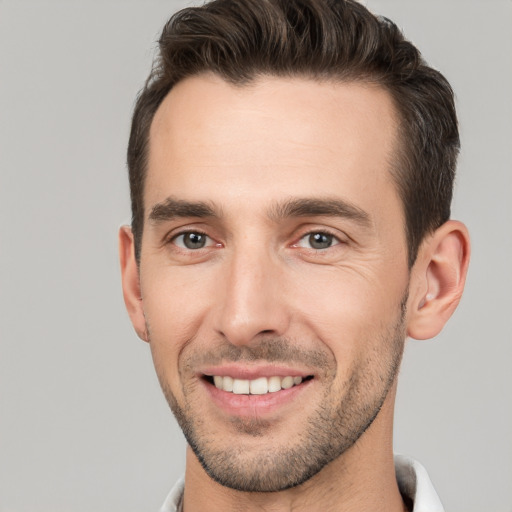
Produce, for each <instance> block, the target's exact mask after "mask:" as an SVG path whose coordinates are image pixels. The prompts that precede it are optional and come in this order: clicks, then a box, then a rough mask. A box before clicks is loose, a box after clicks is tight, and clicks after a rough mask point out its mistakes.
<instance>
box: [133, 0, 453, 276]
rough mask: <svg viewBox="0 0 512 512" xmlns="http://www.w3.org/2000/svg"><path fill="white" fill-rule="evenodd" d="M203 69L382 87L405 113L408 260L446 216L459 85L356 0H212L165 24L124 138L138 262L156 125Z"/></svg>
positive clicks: (401, 161)
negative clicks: (170, 98) (167, 102)
mask: <svg viewBox="0 0 512 512" xmlns="http://www.w3.org/2000/svg"><path fill="white" fill-rule="evenodd" d="M204 72H213V73H216V74H217V75H219V76H220V77H222V78H223V79H225V80H227V81H229V82H230V83H233V84H238V85H243V84H246V83H248V82H250V81H253V80H255V79H256V78H257V77H258V76H261V75H272V76H283V77H292V76H300V77H305V78H312V79H315V80H338V81H363V82H372V83H376V84H379V85H380V86H382V87H383V88H385V89H386V90H387V91H388V92H389V93H390V94H391V96H392V98H393V100H394V104H395V107H396V110H397V112H398V115H399V142H400V144H399V149H398V151H397V155H396V158H395V162H394V165H393V168H392V174H393V177H394V179H395V182H396V185H397V189H398V192H399V195H400V197H401V200H402V202H403V207H404V213H405V223H406V226H405V228H406V235H407V243H408V253H409V265H410V266H412V264H413V263H414V261H415V259H416V256H417V252H418V248H419V245H420V243H421V241H422V240H423V238H424V237H425V235H426V234H428V233H430V232H432V231H434V230H435V229H436V228H437V227H439V226H440V225H441V224H442V223H443V222H445V221H446V220H448V218H449V217H450V204H451V199H452V189H453V180H454V176H455V167H456V160H457V155H458V151H459V134H458V128H457V117H456V113H455V106H454V99H453V91H452V89H451V87H450V85H449V83H448V82H447V80H446V79H445V78H444V77H443V75H441V73H439V72H438V71H436V70H434V69H432V68H430V67H428V66H427V64H426V63H425V61H424V60H423V59H422V57H421V55H420V53H419V51H418V50H417V49H416V48H415V47H414V45H413V44H412V43H410V42H409V41H407V40H406V39H405V38H404V36H403V34H402V33H401V32H400V30H399V29H398V28H397V26H396V25H395V24H394V23H393V22H391V21H390V20H388V19H386V18H384V17H379V16H375V15H373V14H372V13H370V12H369V11H368V10H367V9H366V8H365V7H364V6H362V5H361V4H359V3H358V2H357V1H355V0H236V1H235V0H213V1H212V2H210V3H208V4H206V5H204V6H202V7H193V8H187V9H183V10H182V11H179V12H178V13H177V14H175V15H174V16H172V18H171V19H170V20H169V21H168V22H167V24H166V25H165V27H164V29H163V31H162V34H161V37H160V40H159V55H158V57H157V59H156V61H155V63H154V65H153V69H152V71H151V74H150V76H149V78H148V80H147V81H146V84H145V86H144V88H143V89H142V90H141V92H140V93H139V96H138V98H137V103H136V106H135V111H134V114H133V119H132V127H131V133H130V140H129V144H128V169H129V176H130V190H131V204H132V229H133V234H134V239H135V253H136V257H137V260H139V258H140V245H141V239H142V232H143V224H144V201H143V195H144V181H145V175H146V171H147V169H146V168H147V158H148V143H149V132H150V127H151V122H152V120H153V117H154V114H155V112H156V111H157V109H158V107H159V105H160V104H161V102H162V101H163V99H164V98H165V97H166V95H167V94H168V93H169V91H170V90H171V89H172V87H173V86H174V85H175V84H176V83H177V82H179V81H180V80H183V79H184V78H187V77H189V76H193V75H197V74H200V73H204Z"/></svg>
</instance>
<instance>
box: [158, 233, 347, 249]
mask: <svg viewBox="0 0 512 512" xmlns="http://www.w3.org/2000/svg"><path fill="white" fill-rule="evenodd" d="M187 235H197V236H199V237H206V238H207V239H208V240H209V242H208V241H206V242H205V245H204V246H202V247H196V248H192V247H186V244H185V242H184V241H183V242H182V244H178V243H176V241H177V240H178V239H179V238H180V237H185V236H187ZM317 235H320V236H323V237H328V238H329V239H330V245H329V246H328V247H322V248H316V247H311V246H310V247H304V246H302V245H300V243H301V241H303V240H305V239H306V238H308V237H312V236H317ZM183 239H184V238H183ZM310 242H311V240H310ZM166 243H172V244H174V245H175V246H176V247H177V248H178V249H179V250H182V251H194V252H196V251H200V250H201V249H206V248H208V247H212V246H216V247H221V246H222V245H221V244H219V243H217V244H215V242H214V240H213V239H212V238H211V237H210V236H209V235H208V234H207V233H205V232H204V231H202V230H199V229H189V230H186V231H181V232H179V233H177V234H175V235H173V236H171V237H169V239H168V241H167V242H166ZM343 243H344V242H343V241H342V240H340V238H339V237H338V236H336V235H335V234H333V233H331V232H329V231H327V230H311V231H308V232H306V233H304V234H302V235H301V236H300V238H298V239H297V241H296V242H294V243H293V244H291V247H293V248H303V249H306V250H310V251H314V252H317V253H319V252H323V251H325V250H327V249H331V248H332V247H336V246H337V245H341V244H343ZM309 245H311V243H309Z"/></svg>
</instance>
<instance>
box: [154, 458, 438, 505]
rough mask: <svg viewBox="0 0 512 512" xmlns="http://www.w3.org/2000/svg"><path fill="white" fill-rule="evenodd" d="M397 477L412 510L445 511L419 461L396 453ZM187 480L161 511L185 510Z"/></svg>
mask: <svg viewBox="0 0 512 512" xmlns="http://www.w3.org/2000/svg"><path fill="white" fill-rule="evenodd" d="M395 471H396V479H397V482H398V487H399V489H400V493H401V494H402V496H403V497H404V499H405V500H406V501H408V502H411V503H412V504H413V508H412V512H444V508H443V505H442V504H441V501H440V500H439V497H438V496H437V493H436V491H435V489H434V487H433V485H432V482H431V481H430V478H429V476H428V473H427V470H426V469H425V468H424V467H423V466H422V465H421V464H420V463H419V462H417V461H415V460H413V459H411V458H409V457H405V456H403V455H395ZM184 488H185V480H184V479H183V478H180V479H179V480H178V481H177V482H176V484H175V485H174V487H173V488H172V490H171V492H170V493H169V495H168V496H167V499H166V500H165V503H164V504H163V506H162V508H161V509H160V512H183V489H184Z"/></svg>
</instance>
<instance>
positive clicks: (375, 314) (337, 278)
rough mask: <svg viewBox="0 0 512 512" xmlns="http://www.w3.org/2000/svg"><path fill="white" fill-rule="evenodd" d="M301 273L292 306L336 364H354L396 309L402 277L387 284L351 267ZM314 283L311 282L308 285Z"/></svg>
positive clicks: (391, 323)
mask: <svg viewBox="0 0 512 512" xmlns="http://www.w3.org/2000/svg"><path fill="white" fill-rule="evenodd" d="M332 270H333V271H329V272H321V273H317V274H316V275H315V276H314V279H311V276H309V278H308V277H307V276H304V275H303V277H302V282H301V284H300V286H298V287H297V290H300V293H299V294H297V295H296V298H297V299H296V301H295V307H296V308H299V309H300V310H301V311H302V314H299V316H302V318H303V321H304V322H306V323H307V324H308V329H310V330H313V331H314V332H315V336H316V337H318V338H319V339H320V340H321V342H322V343H324V344H325V345H326V346H327V347H328V349H329V350H330V351H331V352H332V353H333V355H334V356H335V358H336V360H337V362H338V366H339V367H340V366H341V367H343V368H346V367H347V366H348V365H349V364H348V362H350V364H352V363H357V361H358V360H361V358H363V357H364V354H367V353H368V351H372V350H374V349H378V348H379V344H380V342H381V340H382V337H383V336H385V335H386V333H387V332H389V329H390V328H392V327H393V326H394V324H395V322H396V319H397V315H398V314H399V313H400V303H401V300H402V297H403V294H404V292H405V289H406V286H407V284H406V280H405V279H397V280H395V281H394V282H392V283H388V282H386V279H382V278H380V279H379V278H378V276H376V275H368V274H367V273H366V274H363V273H359V272H356V271H355V270H354V269H339V268H338V269H332ZM312 283H314V286H312Z"/></svg>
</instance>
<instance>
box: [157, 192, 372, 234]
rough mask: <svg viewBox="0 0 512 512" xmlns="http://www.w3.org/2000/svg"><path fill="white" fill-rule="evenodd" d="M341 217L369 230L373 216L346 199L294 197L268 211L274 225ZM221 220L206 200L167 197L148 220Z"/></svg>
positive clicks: (219, 215) (276, 204)
mask: <svg viewBox="0 0 512 512" xmlns="http://www.w3.org/2000/svg"><path fill="white" fill-rule="evenodd" d="M319 216H327V217H342V218H346V219H350V220H353V221H355V222H356V223H358V224H360V225H362V226H365V227H369V226H370V224H371V221H370V216H369V215H368V213H367V212H365V211H364V210H363V209H361V208H359V207H358V206H356V205H354V204H352V203H350V202H349V201H346V200H343V199H338V198H336V199H333V198H295V199H289V200H288V201H284V202H282V203H275V204H274V205H272V206H271V207H270V209H269V211H268V217H269V218H270V219H271V220H273V221H274V222H277V221H280V220H283V219H286V218H293V217H319ZM187 217H197V218H220V217H221V214H220V212H219V211H218V209H216V208H215V207H214V206H213V205H212V204H209V203H207V202H204V201H197V202H195V201H185V200H182V199H176V198H173V197H168V198H167V199H165V200H164V201H162V202H161V203H157V204H155V205H154V206H153V208H152V209H151V212H150V214H149V220H150V221H152V222H155V223H160V222H165V221H169V220H173V219H176V218H187Z"/></svg>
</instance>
